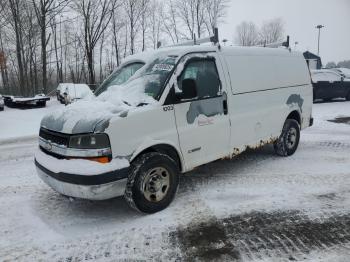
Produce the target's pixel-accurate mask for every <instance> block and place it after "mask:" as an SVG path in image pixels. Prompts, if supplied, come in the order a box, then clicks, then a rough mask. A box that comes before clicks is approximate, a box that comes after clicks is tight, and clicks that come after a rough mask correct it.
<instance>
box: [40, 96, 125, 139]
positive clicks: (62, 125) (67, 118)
mask: <svg viewBox="0 0 350 262" xmlns="http://www.w3.org/2000/svg"><path fill="white" fill-rule="evenodd" d="M130 109H131V107H129V106H127V105H125V106H120V105H118V106H117V105H113V104H111V103H109V102H103V101H97V100H94V101H91V100H88V101H79V102H76V103H74V104H71V105H69V106H66V107H64V108H62V109H60V110H57V111H54V112H52V113H50V114H48V115H46V116H45V117H44V118H43V119H42V121H41V127H43V128H46V129H49V130H51V131H56V132H60V133H65V134H81V133H92V132H104V131H105V129H106V128H107V127H108V126H109V121H110V119H111V118H112V117H114V116H120V115H126V114H127V112H128V111H129V110H130Z"/></svg>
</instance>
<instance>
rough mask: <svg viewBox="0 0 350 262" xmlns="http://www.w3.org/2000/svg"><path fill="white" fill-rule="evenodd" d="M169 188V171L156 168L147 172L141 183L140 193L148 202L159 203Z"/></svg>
mask: <svg viewBox="0 0 350 262" xmlns="http://www.w3.org/2000/svg"><path fill="white" fill-rule="evenodd" d="M169 186H170V174H169V171H168V170H166V169H165V168H163V167H156V168H153V169H151V170H149V171H148V172H147V174H146V176H145V178H144V180H143V183H142V192H143V195H144V197H145V198H146V199H147V200H148V201H150V202H159V201H162V200H163V199H164V197H165V196H166V195H167V193H168V190H169Z"/></svg>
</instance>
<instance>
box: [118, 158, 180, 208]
mask: <svg viewBox="0 0 350 262" xmlns="http://www.w3.org/2000/svg"><path fill="white" fill-rule="evenodd" d="M178 185H179V168H178V166H177V165H176V163H175V161H174V160H173V159H172V158H170V157H169V156H167V155H164V154H161V153H156V152H152V153H147V154H144V155H141V156H140V157H139V158H138V159H136V160H135V161H134V162H133V163H132V165H131V174H130V176H129V178H128V182H127V185H126V189H125V194H124V197H125V199H126V201H127V202H128V204H129V205H130V206H131V207H132V208H134V209H136V210H138V211H141V212H143V213H149V214H151V213H156V212H158V211H161V210H163V209H165V208H166V207H167V206H169V204H170V203H171V201H172V200H173V198H174V196H175V194H176V191H177V188H178Z"/></svg>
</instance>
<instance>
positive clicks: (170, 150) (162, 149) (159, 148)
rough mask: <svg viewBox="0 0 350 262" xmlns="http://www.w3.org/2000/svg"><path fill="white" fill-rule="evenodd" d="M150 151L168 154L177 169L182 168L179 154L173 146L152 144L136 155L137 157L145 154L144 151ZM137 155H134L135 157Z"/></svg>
mask: <svg viewBox="0 0 350 262" xmlns="http://www.w3.org/2000/svg"><path fill="white" fill-rule="evenodd" d="M150 152H158V153H162V154H165V155H167V156H169V157H170V158H171V159H173V160H174V161H175V162H176V164H177V166H178V168H179V171H181V170H182V165H181V160H180V156H179V154H178V152H177V151H176V149H175V148H174V147H172V146H170V145H167V144H159V145H154V146H151V147H149V148H147V149H145V150H143V151H142V152H141V153H139V154H138V155H137V157H139V156H141V155H143V154H146V153H150ZM137 157H135V159H136V158H137Z"/></svg>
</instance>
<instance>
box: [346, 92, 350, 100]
mask: <svg viewBox="0 0 350 262" xmlns="http://www.w3.org/2000/svg"><path fill="white" fill-rule="evenodd" d="M346 100H347V101H350V92H349V94H348V95H347V96H346Z"/></svg>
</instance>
